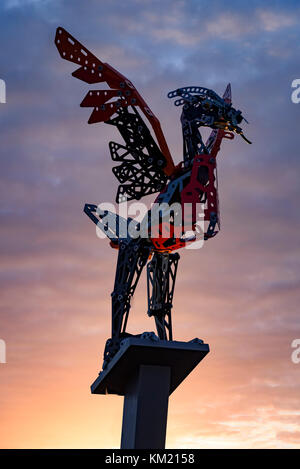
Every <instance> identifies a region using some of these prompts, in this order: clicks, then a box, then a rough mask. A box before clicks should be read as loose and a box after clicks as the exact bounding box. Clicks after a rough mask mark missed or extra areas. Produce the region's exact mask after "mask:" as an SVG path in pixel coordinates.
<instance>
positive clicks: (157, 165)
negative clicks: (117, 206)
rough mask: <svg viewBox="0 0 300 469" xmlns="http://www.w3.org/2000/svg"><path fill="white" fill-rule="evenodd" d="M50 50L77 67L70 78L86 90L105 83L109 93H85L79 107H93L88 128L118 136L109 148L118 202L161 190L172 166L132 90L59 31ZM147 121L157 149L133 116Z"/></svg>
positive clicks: (152, 121)
mask: <svg viewBox="0 0 300 469" xmlns="http://www.w3.org/2000/svg"><path fill="white" fill-rule="evenodd" d="M55 44H56V46H57V49H58V51H59V53H60V55H61V57H62V58H63V59H65V60H68V61H70V62H73V63H76V65H79V68H78V69H77V70H75V72H73V73H72V75H73V76H74V77H76V78H78V79H80V80H83V81H85V82H86V83H89V84H95V83H103V82H105V83H107V85H108V86H109V88H111V89H110V90H103V89H101V90H92V91H89V92H88V94H87V95H86V97H85V98H84V99H83V101H82V103H81V106H82V107H93V108H94V110H93V112H92V114H91V116H90V119H89V121H88V122H89V124H94V123H96V122H106V123H108V124H111V125H115V126H116V127H117V129H118V130H119V131H120V133H121V135H122V137H123V139H124V141H125V145H121V144H118V143H115V142H110V144H109V147H110V152H111V156H112V159H113V160H114V161H118V162H120V163H121V164H120V165H119V166H116V167H115V168H113V172H114V174H115V175H116V177H117V178H118V180H119V181H120V183H121V184H120V186H119V189H118V193H117V202H122V201H123V200H132V199H140V198H141V197H143V196H145V195H148V194H152V193H154V192H157V191H159V190H161V189H162V187H163V186H164V185H165V183H166V181H167V179H168V177H169V176H170V175H171V174H172V173H173V171H174V169H175V166H174V163H173V159H172V157H171V154H170V151H169V148H168V145H167V142H166V140H165V137H164V134H163V132H162V129H161V126H160V123H159V120H158V119H157V117H155V115H154V114H153V112H152V111H151V110H150V108H149V107H148V106H147V104H146V102H145V101H144V100H143V98H142V97H141V95H140V94H139V93H138V91H137V90H136V88H135V87H134V85H133V84H132V83H131V81H129V80H128V79H127V78H126V77H124V76H123V75H122V74H121V73H119V72H118V71H117V70H115V69H114V68H113V67H111V66H110V65H109V64H107V63H103V62H101V60H99V59H97V57H95V56H94V55H93V54H92V53H91V52H90V51H89V50H88V49H86V47H84V46H83V45H82V44H81V43H80V42H78V41H77V40H76V39H75V38H74V37H73V36H71V34H69V33H68V32H67V31H66V30H65V29H64V28H62V27H59V28H57V31H56V36H55ZM138 108H140V110H141V111H142V113H143V114H144V116H145V117H146V118H147V119H148V121H149V122H150V124H151V127H152V129H153V131H154V134H155V137H156V139H157V143H156V142H155V140H154V138H153V137H152V135H151V132H150V130H149V129H148V127H147V125H146V124H145V122H144V121H143V119H142V117H141V116H140V114H139V112H138Z"/></svg>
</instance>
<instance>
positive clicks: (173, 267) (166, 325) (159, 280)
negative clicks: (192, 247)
mask: <svg viewBox="0 0 300 469" xmlns="http://www.w3.org/2000/svg"><path fill="white" fill-rule="evenodd" d="M179 257H180V256H179V254H178V253H168V252H155V253H154V254H153V258H152V260H151V261H150V262H149V263H148V265H147V290H148V315H149V316H154V318H155V324H156V329H157V334H158V337H159V338H160V339H163V340H172V339H173V334H172V318H171V310H172V306H173V305H172V301H173V295H174V288H175V280H176V273H177V266H178V260H179Z"/></svg>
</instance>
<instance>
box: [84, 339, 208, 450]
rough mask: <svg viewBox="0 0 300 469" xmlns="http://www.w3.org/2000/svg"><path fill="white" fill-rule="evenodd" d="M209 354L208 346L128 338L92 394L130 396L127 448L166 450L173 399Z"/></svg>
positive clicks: (125, 419) (126, 415)
mask: <svg viewBox="0 0 300 469" xmlns="http://www.w3.org/2000/svg"><path fill="white" fill-rule="evenodd" d="M208 352H209V346H208V344H204V343H202V341H199V340H198V339H194V341H191V342H176V341H166V340H157V341H153V340H148V339H141V338H136V337H129V338H127V339H124V341H123V342H122V346H121V348H120V350H119V351H118V353H117V354H116V355H115V356H114V357H113V359H112V360H111V362H110V363H109V365H108V367H107V368H106V369H105V370H104V371H102V372H101V373H100V374H99V377H98V378H97V379H96V380H95V382H94V383H93V384H92V386H91V391H92V393H93V394H118V395H120V396H125V399H124V411H123V426H122V442H121V448H122V449H125V448H126V449H137V448H139V449H163V448H164V447H165V446H164V445H165V437H166V425H167V413H168V399H169V395H170V394H172V392H173V391H174V390H175V389H176V388H177V386H179V384H180V383H181V382H182V381H183V380H184V379H185V378H186V377H187V376H188V375H189V373H190V372H191V371H192V370H193V369H194V368H195V367H196V366H197V365H198V363H199V362H200V361H201V360H202V359H203V358H204V357H205V356H206V355H207V353H208Z"/></svg>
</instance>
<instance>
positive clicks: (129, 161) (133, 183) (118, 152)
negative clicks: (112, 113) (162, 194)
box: [106, 106, 168, 203]
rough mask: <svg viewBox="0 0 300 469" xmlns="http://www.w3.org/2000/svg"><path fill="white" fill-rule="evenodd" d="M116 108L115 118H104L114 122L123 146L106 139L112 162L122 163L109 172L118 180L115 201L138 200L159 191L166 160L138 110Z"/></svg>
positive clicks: (108, 122)
mask: <svg viewBox="0 0 300 469" xmlns="http://www.w3.org/2000/svg"><path fill="white" fill-rule="evenodd" d="M131 108H132V109H133V111H134V112H129V111H128V109H127V108H121V107H120V108H119V109H118V111H117V117H115V118H113V119H110V120H108V121H106V124H111V125H115V126H116V127H117V129H118V130H119V132H120V134H121V136H122V137H123V139H124V141H125V143H126V145H121V144H119V143H116V142H109V150H110V154H111V158H112V160H113V161H119V162H121V164H120V165H119V166H115V167H114V168H113V169H112V171H113V173H114V175H115V176H116V178H117V179H118V181H119V182H120V183H121V184H120V185H119V187H118V192H117V195H116V202H117V203H119V202H123V201H125V200H127V201H129V200H133V199H136V200H139V199H140V198H141V197H144V196H146V195H149V194H153V193H155V192H158V191H160V190H162V188H163V187H164V186H165V185H166V182H167V179H168V177H167V176H166V174H165V173H164V171H163V168H164V167H165V166H166V159H165V157H164V155H163V154H162V152H161V151H160V149H159V148H158V145H157V144H156V142H155V140H154V138H153V137H152V135H151V133H150V130H149V129H148V127H147V126H146V124H145V123H144V121H143V119H142V118H141V116H140V114H139V112H138V111H137V109H136V108H135V107H134V106H132V107H131Z"/></svg>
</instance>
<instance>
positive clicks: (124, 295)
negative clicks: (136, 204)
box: [103, 238, 150, 369]
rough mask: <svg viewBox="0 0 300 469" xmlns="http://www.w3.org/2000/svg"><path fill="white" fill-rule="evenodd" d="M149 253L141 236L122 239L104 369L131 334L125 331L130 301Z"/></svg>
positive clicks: (148, 248)
mask: <svg viewBox="0 0 300 469" xmlns="http://www.w3.org/2000/svg"><path fill="white" fill-rule="evenodd" d="M149 253H150V247H149V246H148V245H147V244H145V240H143V239H141V238H139V239H131V240H129V241H127V240H126V241H120V243H119V254H118V261H117V269H116V276H115V284H114V290H113V292H112V294H111V296H112V332H111V339H108V340H107V342H106V346H105V350H104V363H103V369H104V368H106V366H107V364H108V362H109V361H110V360H111V358H112V357H113V356H114V355H115V354H116V353H117V351H118V350H119V348H120V342H121V340H122V339H123V338H124V337H127V336H129V335H130V334H127V333H126V332H125V330H126V325H127V320H128V315H129V311H130V301H131V298H132V296H133V294H134V292H135V289H136V286H137V284H138V281H139V278H140V275H141V272H142V270H143V267H144V266H145V264H146V262H147V260H148V257H149Z"/></svg>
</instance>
